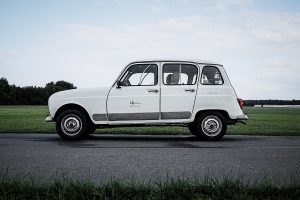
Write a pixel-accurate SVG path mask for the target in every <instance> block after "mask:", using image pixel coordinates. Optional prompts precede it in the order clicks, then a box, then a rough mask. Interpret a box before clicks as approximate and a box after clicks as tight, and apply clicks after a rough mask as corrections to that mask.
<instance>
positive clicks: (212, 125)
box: [190, 111, 227, 141]
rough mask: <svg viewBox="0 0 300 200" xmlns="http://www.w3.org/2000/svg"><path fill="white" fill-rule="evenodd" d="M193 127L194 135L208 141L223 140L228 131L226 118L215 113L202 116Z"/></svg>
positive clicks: (211, 112)
mask: <svg viewBox="0 0 300 200" xmlns="http://www.w3.org/2000/svg"><path fill="white" fill-rule="evenodd" d="M191 126H192V127H191V128H190V130H191V132H192V133H193V134H195V135H196V136H198V137H199V138H201V139H203V140H208V141H216V140H220V139H222V138H223V136H224V135H225V133H226V130H227V124H226V120H225V117H224V116H223V115H222V114H221V113H219V112H213V111H210V112H205V113H203V114H201V115H200V116H199V117H198V118H197V119H196V120H195V122H194V123H193V124H192V125H191Z"/></svg>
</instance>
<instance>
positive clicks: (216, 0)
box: [0, 0, 300, 99]
mask: <svg viewBox="0 0 300 200" xmlns="http://www.w3.org/2000/svg"><path fill="white" fill-rule="evenodd" d="M148 58H156V59H164V58H173V59H205V60H212V61H215V62H218V63H221V64H222V65H223V66H224V67H225V69H226V71H227V74H228V76H229V78H230V80H231V83H232V85H233V86H234V88H235V90H236V92H237V94H238V96H239V97H241V98H243V99H300V0H210V1H207V0H203V1H202V0H51V1H50V0H49V1H40V0H26V1H24V0H0V77H6V78H7V79H8V81H9V83H10V84H15V85H17V86H31V85H35V86H45V84H46V83H48V82H51V81H58V80H65V81H68V82H71V83H73V84H74V85H76V86H77V87H78V88H86V87H98V86H111V84H112V83H113V82H114V81H115V79H116V78H117V76H118V75H119V73H120V71H121V70H122V69H123V68H124V67H125V66H126V65H127V64H128V63H129V62H132V61H135V60H143V59H148Z"/></svg>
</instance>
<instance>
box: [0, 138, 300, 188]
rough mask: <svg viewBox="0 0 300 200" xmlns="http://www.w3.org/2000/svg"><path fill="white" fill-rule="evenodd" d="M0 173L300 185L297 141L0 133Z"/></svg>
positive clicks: (103, 179) (98, 179) (299, 142)
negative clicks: (71, 138) (82, 137)
mask: <svg viewBox="0 0 300 200" xmlns="http://www.w3.org/2000/svg"><path fill="white" fill-rule="evenodd" d="M0 172H1V175H3V174H6V175H9V176H16V177H25V178H26V177H27V178H28V177H30V178H32V177H33V178H34V179H36V180H49V179H52V178H61V177H64V178H70V177H71V178H74V179H83V180H86V179H89V180H91V181H94V182H96V183H100V182H107V181H110V180H123V181H124V180H126V181H127V180H129V181H132V180H133V181H141V182H149V181H150V182H151V181H157V180H165V179H166V178H175V179H177V178H185V179H190V180H196V179H204V178H205V176H208V177H214V178H224V177H233V178H239V179H242V180H244V181H250V182H255V181H261V180H266V179H267V180H269V181H271V182H273V183H275V184H286V183H291V182H292V183H293V182H298V183H299V182H300V137H297V136H236V135H234V136H233V135H232V136H225V137H224V139H223V140H221V141H218V142H205V141H198V140H197V139H196V138H195V137H194V136H166V135H160V136H154V135H148V136H143V135H139V136H134V135H93V136H91V137H90V138H89V139H88V140H83V141H65V140H62V139H60V137H59V136H58V135H56V134H0Z"/></svg>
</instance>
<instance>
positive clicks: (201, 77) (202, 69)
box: [199, 65, 225, 86]
mask: <svg viewBox="0 0 300 200" xmlns="http://www.w3.org/2000/svg"><path fill="white" fill-rule="evenodd" d="M205 67H214V68H217V70H218V71H219V73H220V75H221V79H222V84H203V83H202V81H201V80H202V74H203V69H204V68H205ZM199 81H200V84H201V85H217V86H218V85H219V86H220V85H224V82H225V81H224V78H223V75H222V73H221V70H220V69H219V68H218V67H217V66H214V65H205V66H203V67H202V69H201V75H200V79H199Z"/></svg>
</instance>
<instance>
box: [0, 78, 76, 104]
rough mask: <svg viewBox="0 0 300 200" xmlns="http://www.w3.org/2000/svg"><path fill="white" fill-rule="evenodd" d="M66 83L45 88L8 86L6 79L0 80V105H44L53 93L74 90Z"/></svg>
mask: <svg viewBox="0 0 300 200" xmlns="http://www.w3.org/2000/svg"><path fill="white" fill-rule="evenodd" d="M75 88H76V87H75V86H74V85H73V84H72V83H69V82H66V81H57V82H50V83H47V84H46V85H45V87H36V86H26V87H19V86H15V85H10V84H9V83H8V81H7V79H6V78H4V77H2V78H1V79H0V105H46V104H48V98H49V97H50V96H51V95H52V94H54V93H55V92H59V91H62V90H69V89H75Z"/></svg>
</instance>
